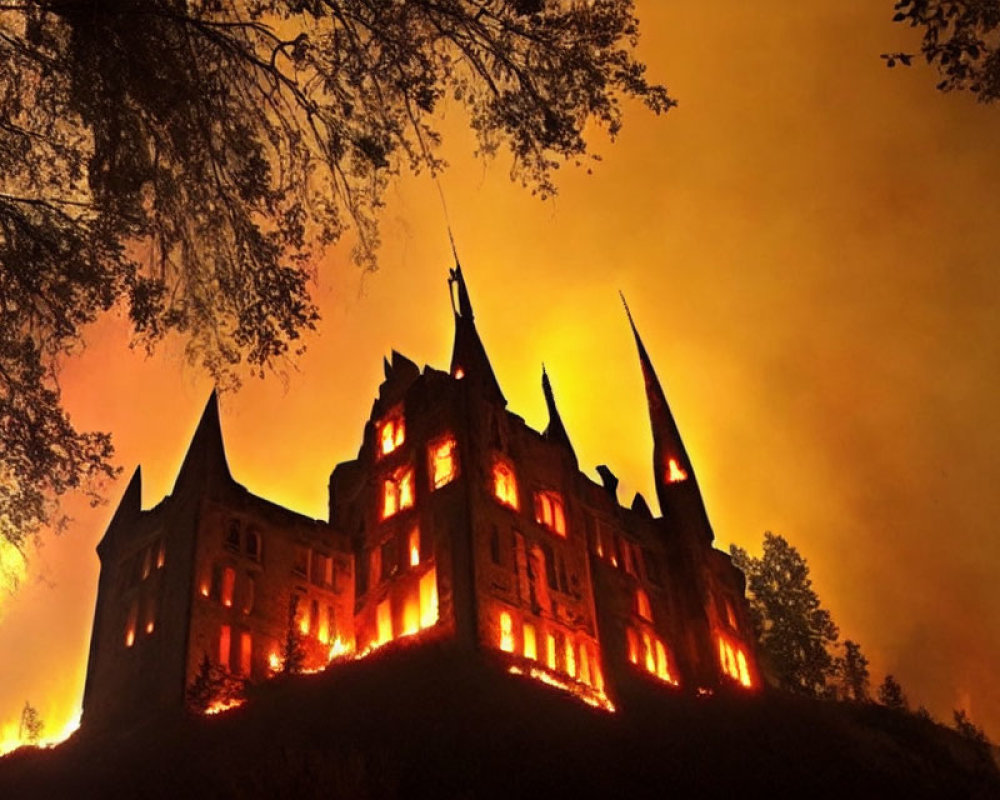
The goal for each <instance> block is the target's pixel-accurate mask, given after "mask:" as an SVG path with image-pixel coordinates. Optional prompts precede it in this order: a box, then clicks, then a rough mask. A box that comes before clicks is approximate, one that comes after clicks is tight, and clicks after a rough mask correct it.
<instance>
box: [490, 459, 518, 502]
mask: <svg viewBox="0 0 1000 800" xmlns="http://www.w3.org/2000/svg"><path fill="white" fill-rule="evenodd" d="M493 494H494V495H496V498H497V500H499V501H500V502H501V503H503V504H504V505H506V506H510V507H511V508H513V509H514V510H517V508H518V503H517V482H516V480H515V479H514V470H513V469H512V468H511V466H510V465H509V464H507V463H506V462H504V461H496V462H495V463H494V464H493Z"/></svg>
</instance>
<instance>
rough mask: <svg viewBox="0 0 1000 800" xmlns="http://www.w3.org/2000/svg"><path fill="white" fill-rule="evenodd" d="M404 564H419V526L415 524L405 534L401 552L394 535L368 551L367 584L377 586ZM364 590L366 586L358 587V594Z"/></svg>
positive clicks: (411, 565) (415, 565)
mask: <svg viewBox="0 0 1000 800" xmlns="http://www.w3.org/2000/svg"><path fill="white" fill-rule="evenodd" d="M400 556H402V558H401V557H400ZM404 565H406V566H409V567H418V566H420V528H419V527H417V526H416V525H414V526H413V527H412V528H411V529H410V530H409V532H408V533H407V534H406V535H405V548H403V550H402V553H401V552H400V541H399V539H398V538H397V537H396V536H393V537H391V538H390V539H387V540H386V541H385V542H383V543H382V546H381V547H374V548H372V550H371V551H370V552H369V553H368V576H367V577H368V585H369V586H371V587H372V588H374V587H376V586H378V584H379V583H381V582H382V581H383V580H386V579H388V578H391V577H392V576H394V575H395V574H396V573H398V572H399V571H400V570H401V569H402V568H403V566H404ZM364 591H367V587H364V588H363V589H362V588H359V591H358V594H363V593H364Z"/></svg>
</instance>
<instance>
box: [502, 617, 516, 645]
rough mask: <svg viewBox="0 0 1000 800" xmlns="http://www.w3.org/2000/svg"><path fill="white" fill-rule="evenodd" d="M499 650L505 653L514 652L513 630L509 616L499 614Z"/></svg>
mask: <svg viewBox="0 0 1000 800" xmlns="http://www.w3.org/2000/svg"><path fill="white" fill-rule="evenodd" d="M500 649H501V650H503V651H504V652H505V653H513V652H514V629H513V623H512V622H511V619H510V614H508V613H507V612H506V611H502V612H500Z"/></svg>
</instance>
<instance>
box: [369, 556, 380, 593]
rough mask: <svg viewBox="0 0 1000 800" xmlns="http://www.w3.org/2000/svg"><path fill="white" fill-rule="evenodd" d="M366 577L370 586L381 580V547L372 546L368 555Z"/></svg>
mask: <svg viewBox="0 0 1000 800" xmlns="http://www.w3.org/2000/svg"><path fill="white" fill-rule="evenodd" d="M368 578H369V584H370V585H371V586H378V585H379V582H380V581H381V580H382V548H381V547H373V548H372V551H371V553H370V554H369V556H368Z"/></svg>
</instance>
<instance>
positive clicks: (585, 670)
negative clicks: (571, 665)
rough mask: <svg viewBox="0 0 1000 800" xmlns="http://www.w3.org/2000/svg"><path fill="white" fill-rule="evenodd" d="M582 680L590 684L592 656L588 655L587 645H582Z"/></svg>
mask: <svg viewBox="0 0 1000 800" xmlns="http://www.w3.org/2000/svg"><path fill="white" fill-rule="evenodd" d="M580 680H581V681H583V682H584V683H587V684H589V683H590V655H589V654H588V653H587V645H585V644H583V643H582V642H581V643H580Z"/></svg>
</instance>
